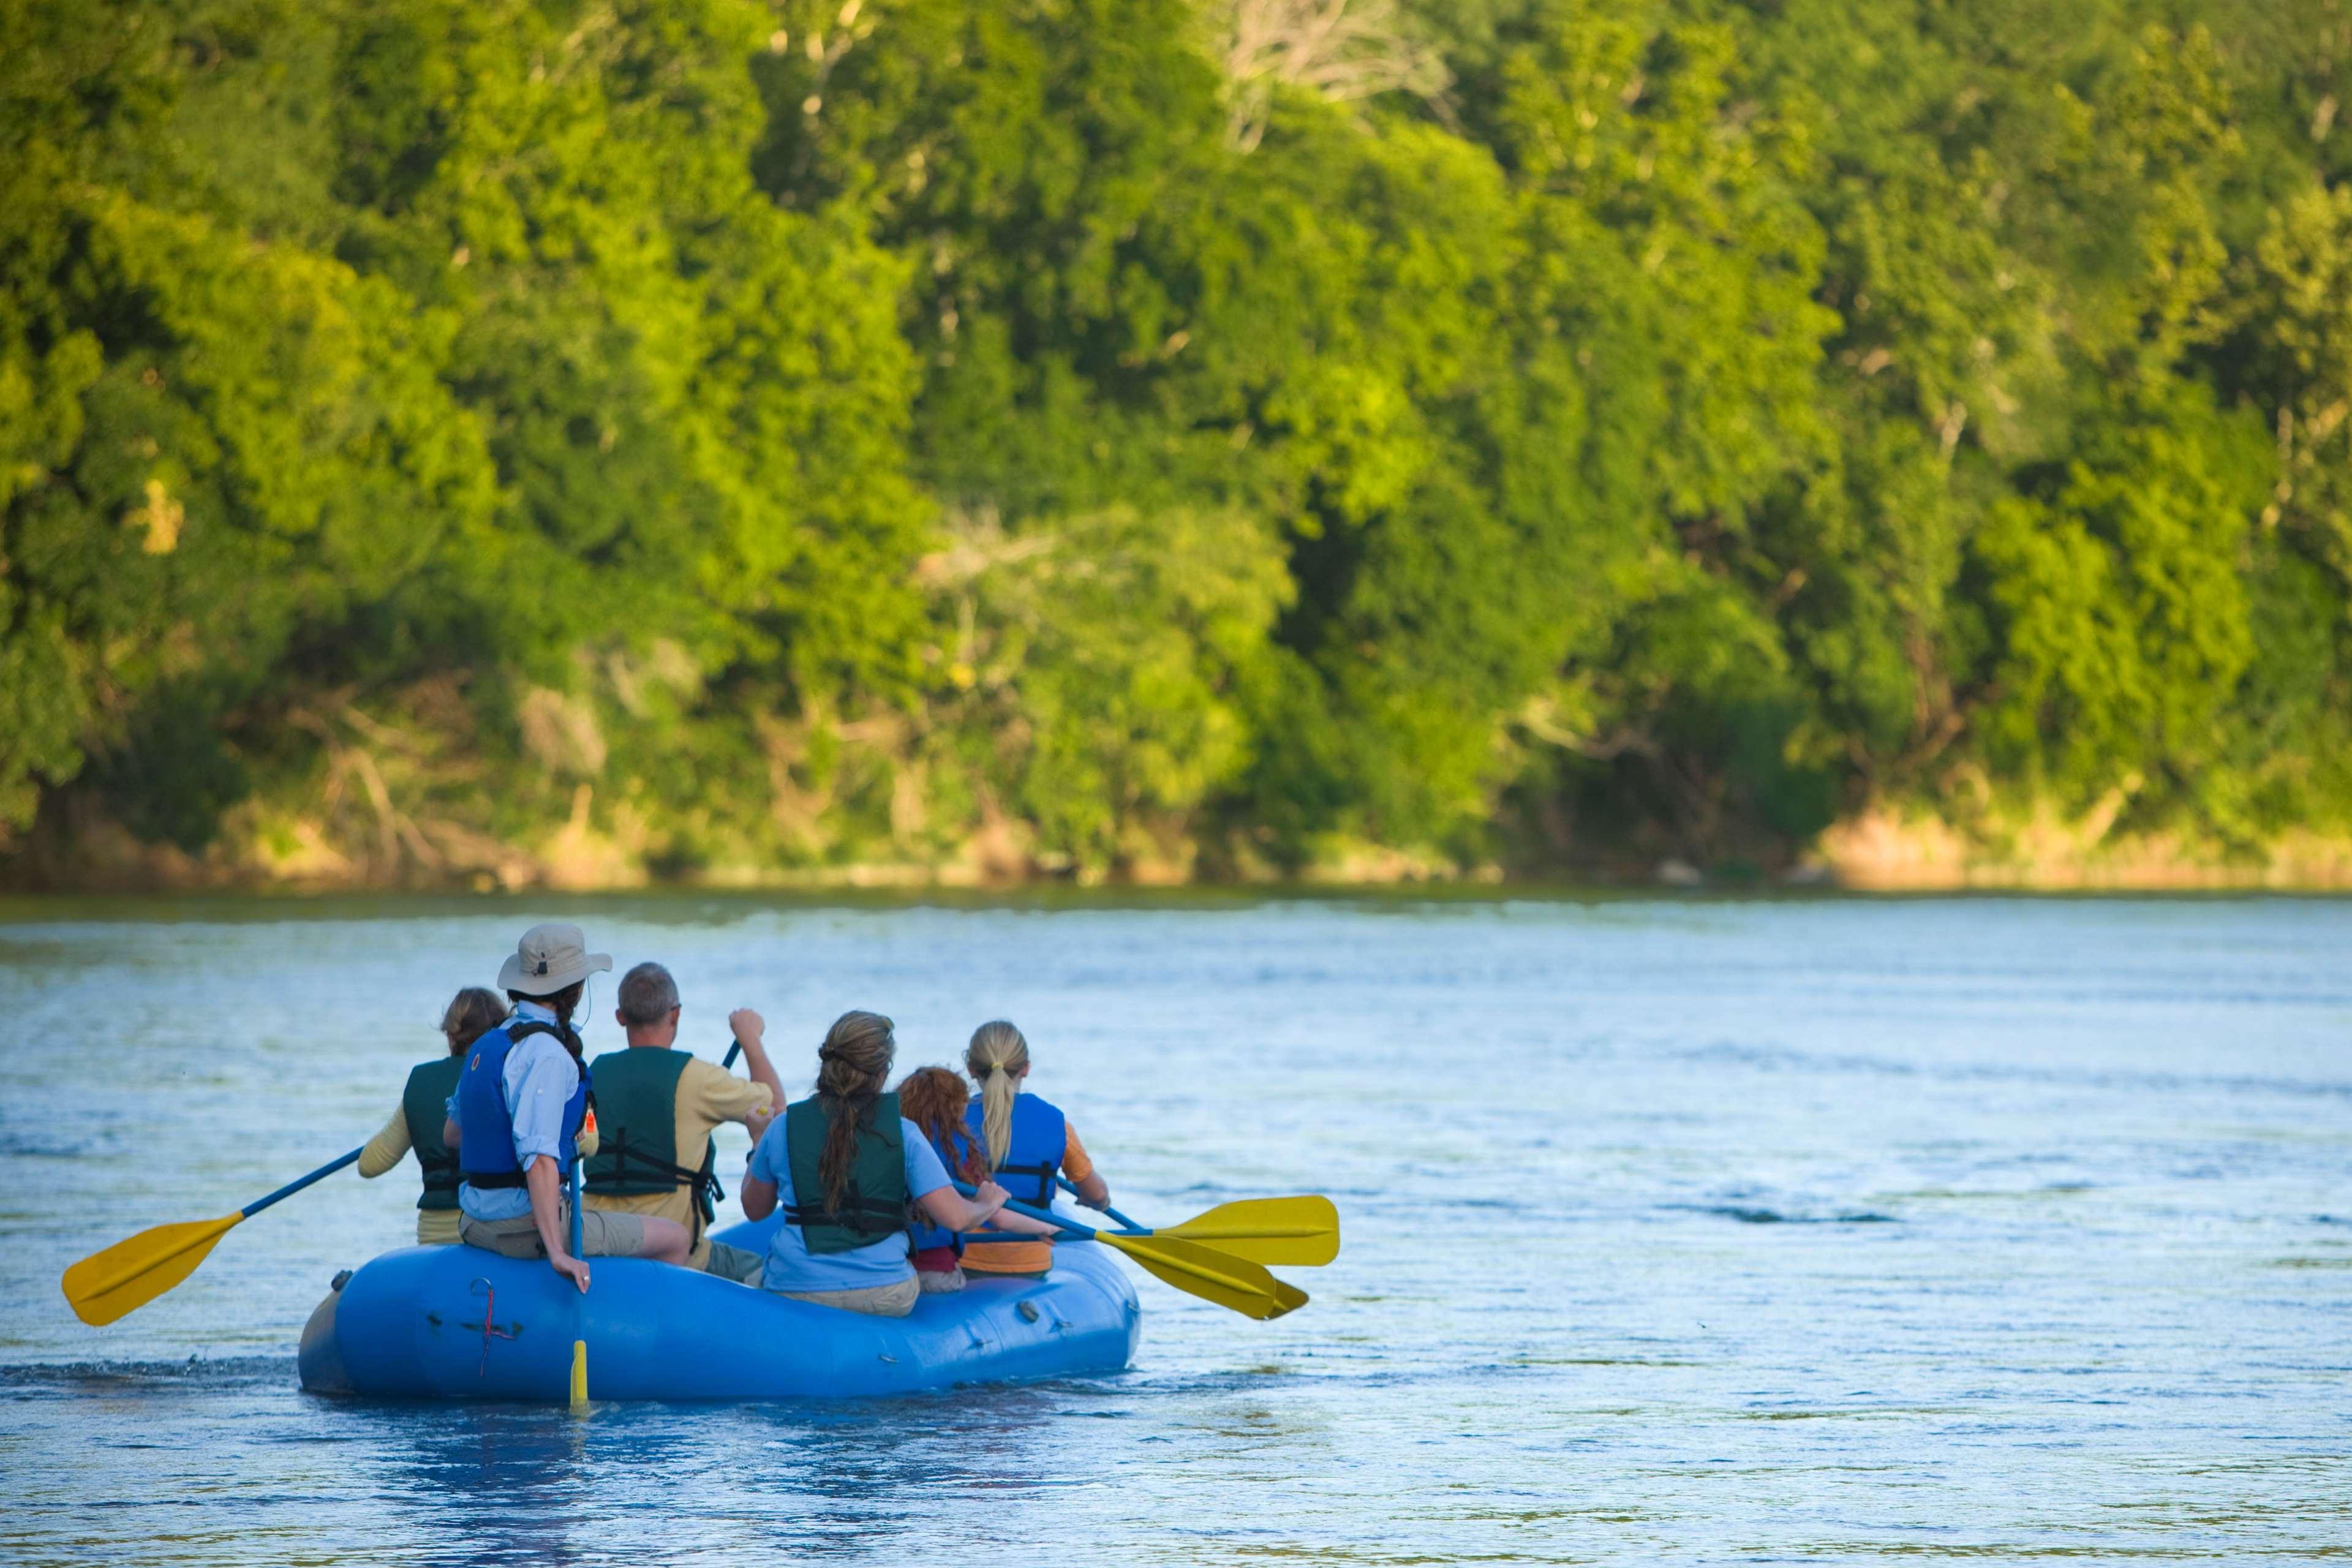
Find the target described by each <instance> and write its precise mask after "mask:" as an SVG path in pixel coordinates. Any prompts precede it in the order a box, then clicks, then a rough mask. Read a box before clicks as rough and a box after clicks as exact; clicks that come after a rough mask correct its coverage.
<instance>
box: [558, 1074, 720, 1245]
mask: <svg viewBox="0 0 2352 1568" xmlns="http://www.w3.org/2000/svg"><path fill="white" fill-rule="evenodd" d="M592 1092H593V1091H592ZM706 1147H708V1145H706ZM596 1152H597V1154H598V1155H599V1156H600V1157H601V1156H603V1155H605V1154H610V1155H612V1157H613V1170H612V1173H611V1174H610V1175H605V1176H599V1177H598V1178H596V1180H594V1181H593V1182H583V1183H582V1184H581V1189H582V1190H583V1192H589V1193H593V1194H597V1195H598V1196H600V1197H601V1196H604V1195H607V1194H610V1192H611V1189H613V1188H614V1187H617V1186H620V1185H622V1184H625V1183H627V1182H630V1181H633V1180H635V1181H642V1180H645V1179H646V1177H632V1176H631V1175H630V1174H629V1167H630V1166H632V1165H635V1166H637V1167H638V1168H639V1169H641V1170H643V1171H645V1172H646V1174H647V1176H657V1177H659V1178H661V1179H662V1180H664V1181H667V1182H671V1183H674V1184H677V1185H678V1186H681V1187H684V1188H685V1189H686V1190H687V1191H688V1193H689V1194H692V1197H693V1203H692V1205H690V1206H691V1209H692V1212H693V1215H694V1226H693V1230H692V1233H691V1235H690V1236H689V1237H688V1240H687V1244H686V1245H687V1249H688V1251H691V1250H693V1249H694V1248H695V1247H699V1246H701V1245H702V1227H703V1226H705V1225H707V1224H709V1222H710V1221H711V1220H713V1219H715V1218H717V1217H718V1212H719V1204H720V1203H721V1202H723V1201H724V1200H725V1198H726V1196H727V1187H726V1184H724V1183H722V1182H721V1181H719V1173H718V1171H717V1170H715V1169H714V1168H712V1167H711V1166H709V1165H698V1166H696V1167H695V1168H694V1169H692V1170H688V1169H687V1168H686V1167H685V1166H684V1165H677V1164H673V1163H670V1162H669V1161H667V1160H659V1159H656V1158H655V1157H654V1156H653V1155H651V1154H648V1153H646V1152H644V1151H642V1150H640V1149H638V1148H636V1147H635V1146H634V1145H632V1144H631V1143H630V1142H629V1139H628V1135H627V1134H626V1133H625V1132H621V1131H615V1132H614V1135H613V1146H612V1147H611V1148H610V1149H607V1148H605V1147H604V1146H603V1144H602V1143H601V1142H600V1143H599V1144H598V1146H597V1149H596Z"/></svg>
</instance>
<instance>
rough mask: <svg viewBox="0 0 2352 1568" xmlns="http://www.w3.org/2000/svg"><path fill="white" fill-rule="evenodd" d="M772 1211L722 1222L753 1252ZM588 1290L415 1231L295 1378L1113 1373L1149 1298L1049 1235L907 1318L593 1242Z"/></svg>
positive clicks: (332, 1324) (908, 1385)
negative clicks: (576, 1362)
mask: <svg viewBox="0 0 2352 1568" xmlns="http://www.w3.org/2000/svg"><path fill="white" fill-rule="evenodd" d="M778 1223H779V1218H778V1217H777V1216H772V1217H771V1218H770V1219H769V1220H767V1221H766V1222H765V1223H762V1224H759V1225H738V1226H731V1227H730V1228H729V1229H726V1230H723V1231H719V1232H717V1233H716V1238H717V1239H718V1240H720V1241H725V1242H730V1243H731V1244H733V1245H734V1246H737V1247H750V1248H752V1249H754V1250H758V1251H762V1252H764V1251H765V1250H766V1249H767V1245H768V1237H769V1235H770V1233H771V1232H772V1230H773V1228H774V1226H776V1225H777V1224H778ZM591 1268H592V1270H593V1275H594V1278H593V1282H592V1284H591V1287H590V1289H589V1291H588V1293H587V1294H586V1295H584V1296H583V1295H582V1294H581V1293H580V1292H579V1291H577V1290H575V1289H572V1283H571V1281H569V1280H567V1279H563V1278H562V1276H560V1275H558V1274H557V1273H556V1272H555V1271H554V1270H553V1269H551V1268H548V1267H547V1265H546V1264H544V1263H541V1262H529V1263H526V1262H521V1261H519V1260H517V1259H513V1258H500V1257H498V1256H496V1255H495V1254H492V1253H488V1252H485V1251H483V1250H481V1249H480V1248H479V1247H406V1248H404V1249H402V1250H401V1251H398V1252H388V1253H386V1254H384V1255H383V1257H381V1258H375V1259H373V1261H371V1262H369V1263H368V1264H366V1265H365V1266H363V1267H362V1268H359V1269H357V1270H356V1271H354V1272H353V1273H352V1275H351V1276H350V1278H349V1279H346V1280H345V1281H344V1282H343V1283H342V1285H341V1288H340V1289H337V1290H336V1291H335V1292H334V1293H333V1294H332V1295H331V1296H329V1297H328V1299H327V1300H325V1301H323V1302H321V1303H320V1307H319V1310H317V1311H316V1312H314V1313H313V1314H312V1315H311V1318H310V1326H309V1327H308V1328H307V1329H305V1330H304V1331H303V1334H302V1350H301V1356H300V1366H301V1378H302V1386H303V1387H304V1388H305V1389H308V1390H310V1391H311V1392H313V1393H318V1394H358V1395H362V1396H366V1397H372V1398H388V1399H499V1400H517V1401H528V1402H550V1401H551V1402H555V1403H562V1401H564V1400H565V1399H566V1398H568V1397H569V1394H570V1389H571V1378H572V1342H574V1341H575V1340H576V1341H583V1342H585V1343H586V1345H587V1347H588V1394H589V1397H590V1398H591V1399H677V1400H700V1399H730V1400H731V1399H812V1398H834V1397H846V1396H859V1395H873V1394H913V1393H918V1392H920V1391H922V1390H926V1389H936V1388H948V1387H951V1386H953V1385H955V1384H964V1383H999V1382H1009V1381H1015V1380H1026V1379H1034V1378H1045V1377H1071V1376H1084V1375H1087V1374H1092V1373H1108V1372H1117V1371H1118V1370H1120V1369H1121V1368H1123V1367H1125V1366H1126V1365H1127V1364H1128V1363H1129V1362H1130V1361H1131V1360H1132V1359H1133V1358H1134V1355H1135V1346H1136V1342H1137V1339H1138V1337H1139V1333H1140V1331H1141V1321H1142V1311H1141V1309H1140V1307H1139V1305H1138V1304H1137V1301H1136V1299H1135V1288H1134V1286H1133V1285H1132V1284H1130V1283H1129V1280H1128V1278H1127V1275H1126V1274H1125V1272H1124V1271H1122V1270H1121V1269H1120V1268H1119V1266H1118V1263H1117V1262H1116V1261H1115V1260H1114V1259H1113V1258H1111V1256H1110V1254H1109V1252H1108V1249H1107V1248H1104V1247H1095V1246H1091V1245H1088V1244H1086V1243H1083V1242H1081V1243H1076V1244H1071V1245H1066V1246H1058V1247H1055V1249H1054V1268H1053V1271H1052V1272H1051V1273H1049V1274H1048V1275H1046V1276H1045V1279H986V1278H982V1277H980V1276H973V1277H972V1279H971V1284H970V1285H968V1286H967V1287H966V1288H965V1289H962V1290H960V1291H956V1292H953V1293H951V1294H946V1295H937V1296H925V1297H923V1298H922V1299H921V1300H919V1301H918V1302H917V1303H916V1304H915V1310H914V1311H913V1312H912V1313H910V1314H909V1315H908V1316H907V1317H904V1318H875V1317H867V1316H865V1315H863V1314H860V1313H856V1312H845V1311H842V1310H839V1309H837V1308H833V1307H819V1306H814V1305H812V1304H810V1303H808V1302H806V1301H794V1300H790V1299H789V1298H786V1297H782V1296H774V1295H770V1294H769V1293H767V1292H766V1291H764V1290H756V1289H748V1288H747V1287H744V1286H741V1285H738V1284H736V1283H734V1282H733V1281H731V1280H727V1279H714V1278H712V1277H711V1276H709V1275H708V1274H699V1273H696V1272H693V1271H692V1270H689V1269H685V1268H671V1267H669V1266H667V1265H666V1264H660V1263H648V1262H645V1261H642V1260H640V1259H637V1258H596V1259H594V1260H593V1262H592V1264H591Z"/></svg>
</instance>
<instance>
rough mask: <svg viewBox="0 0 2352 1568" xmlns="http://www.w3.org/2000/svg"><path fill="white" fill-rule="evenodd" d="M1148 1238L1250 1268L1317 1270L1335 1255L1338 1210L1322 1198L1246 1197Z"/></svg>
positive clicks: (1221, 1205) (1337, 1250) (1336, 1253)
mask: <svg viewBox="0 0 2352 1568" xmlns="http://www.w3.org/2000/svg"><path fill="white" fill-rule="evenodd" d="M1151 1234H1152V1235H1154V1236H1164V1237H1176V1238H1177V1239H1179V1240H1182V1241H1192V1242H1198V1243H1199V1244H1200V1245H1201V1246H1202V1247H1214V1248H1216V1249H1217V1250H1218V1251H1219V1252H1222V1253H1224V1254H1226V1255H1227V1256H1229V1257H1233V1258H1248V1259H1249V1260H1250V1261H1251V1262H1253V1263H1280V1264H1286V1265H1288V1266H1291V1267H1294V1268H1320V1267H1321V1266H1322V1265H1324V1264H1326V1263H1328V1262H1330V1261H1331V1260H1332V1259H1333V1258H1337V1257H1339V1210H1338V1209H1337V1208H1334V1207H1333V1206H1332V1205H1331V1200H1330V1199H1329V1198H1325V1197H1298V1198H1245V1199H1244V1200H1243V1201H1241V1202H1240V1203H1234V1204H1220V1205H1218V1206H1217V1207H1215V1208H1213V1209H1211V1210H1210V1211H1209V1212H1208V1213H1206V1214H1203V1215H1194V1216H1193V1217H1192V1218H1191V1219H1188V1220H1186V1221H1185V1222H1184V1223H1183V1224H1182V1225H1173V1226H1166V1227H1164V1228H1162V1229H1160V1230H1155V1231H1153V1232H1152V1233H1151Z"/></svg>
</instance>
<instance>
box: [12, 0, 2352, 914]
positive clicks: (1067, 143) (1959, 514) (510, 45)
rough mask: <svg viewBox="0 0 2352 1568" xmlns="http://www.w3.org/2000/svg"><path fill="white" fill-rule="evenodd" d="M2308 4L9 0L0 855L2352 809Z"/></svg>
mask: <svg viewBox="0 0 2352 1568" xmlns="http://www.w3.org/2000/svg"><path fill="white" fill-rule="evenodd" d="M2348 96H2352V4H2347V0H2292V3H2273V4H2264V5H2252V4H2246V3H2244V0H2165V3H2157V0H2063V3H2062V0H1985V3H1981V4H1974V5H1964V6H1960V5H1942V4H1937V3H1933V0H1750V3H1747V4H1731V3H1728V0H1723V3H1706V0H997V3H993V4H990V5H971V4H966V3H964V0H846V3H842V0H822V3H819V0H773V3H770V4H758V3H752V0H636V3H620V4H611V3H593V4H592V3H574V0H541V3H538V4H522V3H509V0H467V3H465V4H458V3H457V0H369V3H368V4H364V5H362V4H358V3H356V0H350V3H347V0H303V3H301V4H295V3H292V0H152V3H149V4H137V5H131V4H116V3H110V0H74V3H72V4H64V3H60V0H0V865H5V867H6V868H8V870H7V874H8V875H10V876H13V877H14V878H16V879H19V880H25V879H48V880H75V879H89V878H95V877H101V876H107V875H138V876H146V875H195V876H214V877H221V878H231V879H234V878H250V877H273V876H275V877H290V878H298V879H320V880H327V881H358V882H373V883H388V882H411V881H413V882H428V883H429V882H444V881H452V880H455V881H459V882H465V881H468V880H470V881H476V882H505V883H508V884H520V883H530V882H535V881H554V882H558V883H581V884H585V883H596V882H611V881H628V880H633V879H639V878H644V877H666V876H678V877H690V878H697V879H713V880H755V879H761V878H765V877H772V876H782V875H793V874H815V875H824V874H835V875H853V874H875V875H880V874H893V873H897V874H921V875H940V876H949V877H981V876H1013V875H1024V874H1034V873H1040V872H1043V873H1049V874H1072V875H1077V876H1082V877H1087V878H1093V877H1099V876H1110V877H1122V876H1124V877H1134V878H1143V879H1158V878H1168V877H1179V876H1186V875H1209V876H1234V875H1264V874H1273V873H1280V872H1286V871H1296V870H1300V869H1307V868H1333V867H1354V868H1360V869H1364V868H1369V869H1371V870H1373V871H1376V872H1377V871H1379V870H1381V869H1382V868H1385V869H1387V870H1390V871H1394V870H1399V869H1431V870H1439V871H1445V870H1460V869H1467V868H1504V869H1507V870H1510V871H1515V872H1520V873H1528V874H1542V873H1569V874H1589V873H1592V872H1596V871H1599V872H1612V871H1625V870H1629V869H1640V870H1643V871H1646V869H1647V868H1649V867H1650V866H1652V865H1654V863H1655V862H1656V861H1657V860H1659V859H1660V858H1668V857H1671V858H1680V859H1685V860H1688V861H1690V862H1692V863H1693V864H1695V865H1699V866H1706V867H1715V868H1755V869H1757V870H1759V871H1766V872H1769V871H1773V870H1777V869H1779V868H1784V867H1788V866H1791V865H1794V864H1797V863H1799V862H1801V860H1802V859H1803V858H1805V857H1806V856H1807V855H1808V854H1809V853H1810V852H1811V849H1812V847H1813V846H1814V845H1815V843H1816V842H1817V839H1818V837H1819V836H1820V835H1821V834H1822V832H1823V831H1824V830H1825V829H1827V828H1830V827H1831V826H1832V825H1833V824H1836V823H1839V822H1842V821H1851V820H1853V819H1854V818H1856V817H1857V816H1862V815H1864V814H1868V813H1873V812H1879V813H1898V814H1899V813H1917V814H1924V815H1926V816H1931V817H1934V818H1936V819H1937V820H1938V821H1940V822H1943V823H1946V824H1949V825H1951V826H1953V827H1954V828H1955V830H1957V831H1959V832H1961V833H1964V834H1972V835H1977V836H1979V837H1989V836H1990V837H1997V836H1998V835H1999V834H2000V832H2002V831H2004V826H2003V825H2004V824H2011V823H2014V822H2017V821H2021V820H2024V819H2025V818H2027V817H2030V816H2033V815H2035V814H2056V815H2058V816H2062V817H2064V818H2066V819H2068V820H2081V821H2088V822H2092V823H2095V826H2096V832H2097V834H2101V835H2105V836H2108V837H2130V836H2133V835H2140V836H2147V835H2166V836H2170V837H2172V838H2173V839H2176V840H2178V841H2179V842H2183V843H2189V844H2194V845H2198V846H2203V847H2207V848H2208V849H2210V852H2211V853H2213V854H2215V855H2221V856H2228V855H2237V856H2241V857H2259V856H2261V855H2262V854H2263V853H2264V852H2265V850H2266V847H2267V846H2269V845H2272V844H2273V843H2274V842H2276V841H2277V840H2278V839H2279V838H2280V837H2281V836H2283V835H2287V834H2291V833H2316V834H2330V833H2336V832H2338V831H2340V830H2342V829H2344V828H2345V827H2347V826H2352V824H2347V811H2352V763H2347V757H2352V751H2347V744H2346V742H2347V740H2352V685H2348V684H2347V673H2352V662H2347V661H2352V646H2347V605H2352V593H2347V590H2352V478H2347V475H2352V467H2347V458H2352V195H2347V188H2346V186H2345V185H2344V184H2342V183H2341V182H2342V180H2343V177H2344V175H2345V174H2346V173H2347V169H2346V165H2347V161H2352V141H2347V136H2352V132H2347V129H2346V127H2345V126H2344V125H2343V124H2341V123H2340V121H2342V120H2343V119H2344V114H2343V109H2344V107H2345V103H2346V100H2347V97H2348Z"/></svg>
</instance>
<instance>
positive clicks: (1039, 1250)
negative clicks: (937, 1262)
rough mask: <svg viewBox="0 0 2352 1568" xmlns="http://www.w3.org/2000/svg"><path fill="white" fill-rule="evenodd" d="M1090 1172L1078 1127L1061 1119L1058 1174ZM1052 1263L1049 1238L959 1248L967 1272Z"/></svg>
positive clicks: (1076, 1177)
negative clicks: (1060, 1147) (1079, 1139)
mask: <svg viewBox="0 0 2352 1568" xmlns="http://www.w3.org/2000/svg"><path fill="white" fill-rule="evenodd" d="M1031 1168H1032V1169H1034V1168H1035V1167H1034V1166H1033V1167H1031ZM1094 1173H1095V1163H1094V1162H1093V1161H1092V1160H1089V1159H1087V1148H1086V1145H1085V1144H1083V1143H1081V1142H1078V1130H1077V1129H1076V1128H1075V1127H1073V1126H1071V1125H1069V1124H1068V1123H1067V1122H1064V1123H1063V1125H1062V1174H1064V1175H1066V1176H1067V1177H1069V1178H1070V1180H1072V1181H1073V1182H1083V1181H1085V1180H1086V1179H1087V1177H1088V1176H1091V1175H1093V1174H1094ZM1053 1266H1054V1244H1053V1243H1052V1242H1050V1241H983V1242H979V1243H977V1244H975V1245H972V1246H969V1247H965V1248H964V1249H963V1268H964V1272H965V1273H967V1274H1043V1273H1044V1272H1045V1270H1046V1269H1048V1268H1052V1267H1053Z"/></svg>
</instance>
